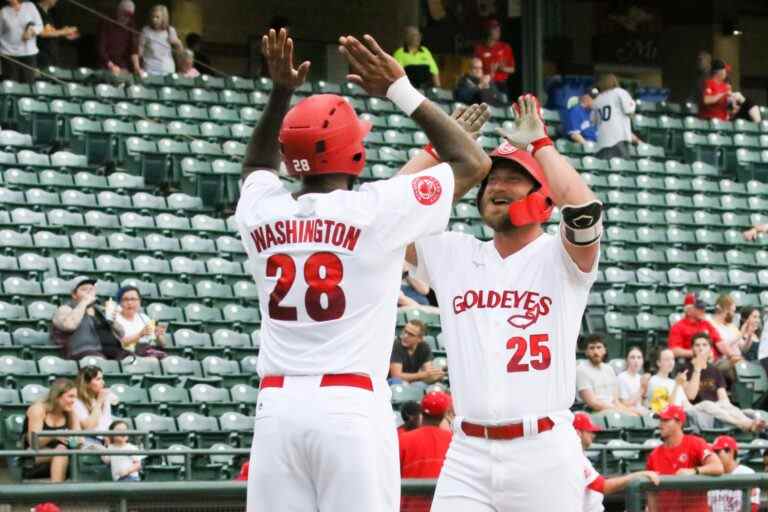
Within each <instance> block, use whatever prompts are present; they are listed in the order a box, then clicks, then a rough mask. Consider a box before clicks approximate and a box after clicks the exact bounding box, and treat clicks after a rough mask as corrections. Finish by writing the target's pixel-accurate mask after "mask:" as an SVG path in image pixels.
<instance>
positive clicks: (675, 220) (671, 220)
mask: <svg viewBox="0 0 768 512" xmlns="http://www.w3.org/2000/svg"><path fill="white" fill-rule="evenodd" d="M664 218H665V220H666V221H667V223H668V224H672V225H677V226H686V225H687V226H691V225H694V224H696V222H695V221H694V220H693V214H692V213H691V212H686V211H680V210H667V211H666V212H664Z"/></svg>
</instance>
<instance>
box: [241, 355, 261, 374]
mask: <svg viewBox="0 0 768 512" xmlns="http://www.w3.org/2000/svg"><path fill="white" fill-rule="evenodd" d="M258 364H259V356H255V355H251V356H245V357H244V358H242V359H240V369H241V370H242V371H243V373H248V374H251V375H254V376H257V374H258Z"/></svg>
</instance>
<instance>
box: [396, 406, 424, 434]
mask: <svg viewBox="0 0 768 512" xmlns="http://www.w3.org/2000/svg"><path fill="white" fill-rule="evenodd" d="M400 417H401V418H403V424H402V425H400V426H399V427H397V435H398V437H399V436H400V434H402V433H404V432H410V431H411V430H413V429H416V428H419V427H420V426H421V405H420V404H419V402H414V401H412V400H409V401H407V402H404V403H403V404H402V405H401V406H400Z"/></svg>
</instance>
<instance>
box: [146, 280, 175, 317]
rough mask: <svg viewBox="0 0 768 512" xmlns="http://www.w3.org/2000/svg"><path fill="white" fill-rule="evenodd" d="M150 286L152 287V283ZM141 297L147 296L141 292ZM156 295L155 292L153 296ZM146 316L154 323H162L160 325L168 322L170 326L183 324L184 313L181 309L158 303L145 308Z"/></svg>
mask: <svg viewBox="0 0 768 512" xmlns="http://www.w3.org/2000/svg"><path fill="white" fill-rule="evenodd" d="M152 284H153V285H154V283H152ZM141 295H142V296H146V295H149V294H145V293H143V291H142V294H141ZM156 295H157V291H156V292H155V296H156ZM147 314H148V315H149V316H150V318H153V319H155V320H156V321H158V322H162V323H168V322H170V323H172V324H180V323H183V322H184V313H183V310H182V309H181V308H179V307H174V306H167V305H165V304H161V303H159V302H155V303H153V304H150V305H149V306H148V307H147Z"/></svg>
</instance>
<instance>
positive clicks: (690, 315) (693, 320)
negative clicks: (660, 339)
mask: <svg viewBox="0 0 768 512" xmlns="http://www.w3.org/2000/svg"><path fill="white" fill-rule="evenodd" d="M706 307H707V305H706V304H705V303H704V301H702V300H700V299H699V298H698V297H697V296H696V294H695V293H689V294H687V295H686V296H685V301H684V302H683V311H684V312H685V316H684V317H683V318H681V319H680V321H678V322H676V323H675V324H674V325H673V326H672V327H671V328H670V329H669V337H668V338H667V346H668V347H669V348H670V349H671V350H672V352H673V353H674V354H675V357H678V358H680V357H681V358H684V359H688V360H690V359H691V358H693V336H694V335H695V334H698V333H700V332H705V333H707V334H708V335H709V339H710V340H711V341H712V361H716V360H717V358H718V357H720V352H719V351H718V350H717V348H715V345H716V344H717V343H718V342H719V341H720V333H718V332H717V329H715V326H714V325H712V324H711V323H709V321H708V320H707V319H706V318H704V315H705V314H706Z"/></svg>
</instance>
